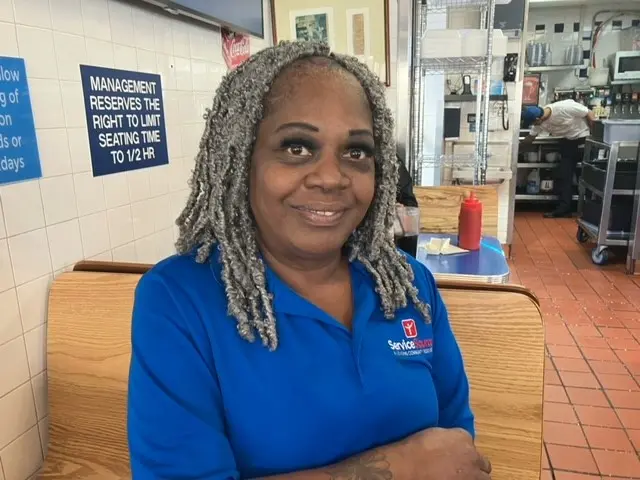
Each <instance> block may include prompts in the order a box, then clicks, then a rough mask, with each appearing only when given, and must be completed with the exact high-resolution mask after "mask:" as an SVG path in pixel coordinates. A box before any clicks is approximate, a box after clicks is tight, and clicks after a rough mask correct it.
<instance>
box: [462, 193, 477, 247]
mask: <svg viewBox="0 0 640 480" xmlns="http://www.w3.org/2000/svg"><path fill="white" fill-rule="evenodd" d="M481 238H482V203H481V202H480V200H478V198H477V197H476V196H475V194H474V193H473V192H472V193H471V194H470V195H469V196H468V197H465V199H464V200H463V202H462V204H461V205H460V216H459V217H458V246H459V247H460V248H464V249H465V250H479V249H480V240H481Z"/></svg>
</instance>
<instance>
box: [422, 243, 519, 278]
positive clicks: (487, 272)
mask: <svg viewBox="0 0 640 480" xmlns="http://www.w3.org/2000/svg"><path fill="white" fill-rule="evenodd" d="M432 238H449V239H451V243H452V244H453V245H457V244H458V236H457V235H447V234H441V233H421V234H420V236H419V237H418V253H417V255H416V258H417V260H418V261H419V262H420V263H422V264H423V265H425V266H426V267H427V268H428V269H429V270H430V271H431V273H433V276H434V277H436V279H439V280H463V281H469V282H481V283H507V282H508V281H509V264H508V263H507V257H506V256H505V254H504V250H502V245H501V244H500V241H499V240H498V239H497V238H495V237H489V236H487V237H482V241H481V243H480V250H477V251H474V252H465V253H459V254H455V255H427V250H426V249H425V248H424V246H425V245H426V244H427V243H429V240H430V239H432Z"/></svg>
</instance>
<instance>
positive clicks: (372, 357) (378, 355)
mask: <svg viewBox="0 0 640 480" xmlns="http://www.w3.org/2000/svg"><path fill="white" fill-rule="evenodd" d="M409 261H410V263H411V266H412V267H413V270H414V272H415V285H416V287H417V288H418V290H419V295H420V298H422V300H424V301H425V302H427V303H428V304H429V305H430V307H431V312H432V317H433V319H432V323H431V324H428V323H426V322H424V321H423V319H422V318H421V316H420V314H419V313H418V311H417V310H416V309H415V308H414V307H413V306H411V305H410V306H408V307H407V308H404V309H402V310H399V311H398V312H397V315H396V320H395V321H390V320H387V319H385V318H384V315H383V313H382V311H381V308H380V301H379V300H378V297H377V294H376V293H375V290H374V288H375V284H374V281H373V278H372V277H371V275H370V274H369V273H368V272H367V271H366V269H365V268H364V266H363V265H361V264H359V263H352V264H351V277H352V285H353V292H354V294H353V297H354V318H353V328H352V330H348V329H347V328H345V327H344V326H343V325H342V324H340V323H339V322H338V321H337V320H335V319H334V318H332V317H331V316H329V315H328V314H327V313H325V312H324V311H322V310H321V309H320V308H318V307H316V306H315V305H313V304H312V303H310V302H309V301H307V300H305V299H304V298H302V297H301V296H299V295H298V294H296V292H294V291H293V290H292V289H291V288H290V287H289V286H287V285H286V284H285V283H284V282H283V281H282V280H281V279H280V278H278V276H277V275H276V274H275V273H274V272H273V271H271V270H269V269H267V283H268V288H269V290H270V292H271V293H272V294H273V307H274V310H275V314H276V318H277V328H278V336H279V342H280V343H279V347H278V349H277V350H276V351H274V352H271V351H269V350H268V349H267V348H265V347H264V346H263V345H262V342H261V341H259V340H256V342H254V343H249V342H247V341H245V340H243V339H242V338H241V337H240V335H239V334H238V332H237V329H236V321H235V319H233V318H232V317H230V316H229V315H228V313H227V301H226V297H225V291H224V286H223V283H222V281H221V266H220V264H219V261H218V257H217V254H214V255H213V256H212V259H211V260H210V261H209V262H208V263H205V264H197V263H196V262H195V260H194V258H193V257H191V256H175V257H172V258H170V259H167V260H165V261H163V262H161V263H160V264H158V265H157V266H155V267H154V268H153V269H152V270H151V271H150V272H149V273H147V274H146V275H145V276H144V277H143V278H142V280H141V281H140V283H139V285H138V288H137V290H136V296H135V306H134V311H133V327H132V341H133V354H132V359H131V373H130V378H129V412H128V435H129V447H130V451H131V467H132V472H133V478H134V480H152V479H153V480H158V479H172V480H183V479H184V480H186V479H198V480H222V479H224V480H227V479H248V478H260V477H266V476H270V475H279V474H280V475H281V474H284V473H290V472H295V471H300V470H307V469H312V468H317V467H321V466H326V465H330V464H334V463H336V462H339V461H341V460H344V459H345V458H348V457H351V456H353V455H356V454H359V453H361V452H364V451H366V450H369V449H372V448H374V447H378V446H382V445H386V444H389V443H392V442H394V441H397V440H400V439H403V438H405V437H407V436H409V435H411V434H413V433H416V432H418V431H420V430H423V429H425V428H429V427H436V426H437V427H443V428H451V427H461V428H464V429H466V430H467V431H468V432H470V433H471V434H472V435H473V434H474V420H473V414H472V413H471V410H470V407H469V387H468V382H467V378H466V375H465V372H464V368H463V363H462V358H461V355H460V351H459V349H458V345H457V343H456V341H455V339H454V336H453V334H452V331H451V328H450V325H449V321H448V318H447V312H446V310H445V306H444V304H443V303H442V299H441V298H440V295H439V294H438V292H437V290H436V286H435V281H434V279H433V277H432V275H431V274H430V273H429V272H428V271H427V269H426V268H425V267H423V266H422V265H421V264H419V263H417V262H416V261H415V260H414V259H410V260H409Z"/></svg>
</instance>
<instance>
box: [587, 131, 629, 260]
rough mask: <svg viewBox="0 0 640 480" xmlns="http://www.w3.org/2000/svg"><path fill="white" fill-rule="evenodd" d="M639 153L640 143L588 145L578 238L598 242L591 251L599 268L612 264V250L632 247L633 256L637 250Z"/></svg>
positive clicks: (621, 142) (591, 139)
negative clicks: (634, 233)
mask: <svg viewBox="0 0 640 480" xmlns="http://www.w3.org/2000/svg"><path fill="white" fill-rule="evenodd" d="M639 153H640V142H629V141H620V142H612V143H610V144H609V143H604V142H600V141H597V140H594V139H593V138H588V139H587V141H586V142H585V149H584V158H583V162H582V165H583V170H582V177H581V178H580V182H579V186H578V230H577V234H576V236H577V240H578V242H580V243H585V242H587V241H589V240H592V241H594V242H595V243H596V246H595V247H594V248H593V250H592V251H591V260H592V261H593V263H595V264H596V265H605V264H606V263H607V262H608V261H609V247H612V246H620V247H629V251H630V254H632V255H633V254H634V252H637V251H638V249H637V246H636V245H635V243H636V242H637V241H638V238H637V235H633V234H632V229H633V230H635V229H636V225H637V222H636V221H635V220H636V219H635V218H634V215H635V214H636V213H635V212H637V211H638V192H637V190H636V185H640V183H639V182H640V169H638V158H639ZM614 206H615V208H613V207H614ZM630 241H633V245H630ZM627 264H629V261H628V262H627ZM628 270H629V268H628Z"/></svg>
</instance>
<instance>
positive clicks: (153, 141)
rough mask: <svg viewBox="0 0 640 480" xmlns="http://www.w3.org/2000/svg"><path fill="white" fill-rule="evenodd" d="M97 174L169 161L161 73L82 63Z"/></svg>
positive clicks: (92, 149) (92, 156) (93, 162)
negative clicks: (155, 73)
mask: <svg viewBox="0 0 640 480" xmlns="http://www.w3.org/2000/svg"><path fill="white" fill-rule="evenodd" d="M80 73H81V75H82V89H83V92H84V107H85V111H86V113H87V127H88V130H89V146H90V148H91V164H92V166H93V176H94V177H99V176H101V175H109V174H111V173H118V172H126V171H129V170H137V169H139V168H147V167H155V166H158V165H166V164H167V163H169V153H168V151H167V133H166V128H165V118H164V105H163V103H162V83H161V80H160V75H152V74H149V73H140V72H130V71H127V70H114V69H111V68H102V67H92V66H88V65H80Z"/></svg>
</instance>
